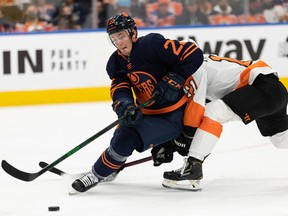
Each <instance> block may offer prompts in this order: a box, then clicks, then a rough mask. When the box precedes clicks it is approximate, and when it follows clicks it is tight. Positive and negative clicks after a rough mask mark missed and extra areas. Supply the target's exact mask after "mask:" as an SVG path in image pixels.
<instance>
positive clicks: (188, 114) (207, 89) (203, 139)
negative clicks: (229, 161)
mask: <svg viewBox="0 0 288 216" xmlns="http://www.w3.org/2000/svg"><path fill="white" fill-rule="evenodd" d="M271 73H274V74H275V75H277V73H276V71H274V70H273V69H272V68H271V67H270V66H269V65H268V64H267V63H265V62H264V61H262V60H256V61H252V60H249V61H241V60H236V59H233V58H226V57H219V56H216V55H211V54H210V55H204V62H203V64H202V65H201V67H200V68H199V69H198V70H197V71H196V72H195V73H194V74H193V75H192V76H191V78H190V79H188V80H187V81H186V83H185V86H184V90H185V92H186V94H187V96H188V98H189V100H188V101H189V102H188V105H187V107H186V110H185V116H184V125H188V126H191V127H196V128H198V129H197V131H196V134H195V136H194V139H193V141H192V146H194V147H193V148H195V149H197V146H200V145H208V146H206V147H207V153H208V154H209V153H210V152H209V150H208V149H210V150H211V148H213V147H214V145H215V144H216V142H217V141H218V139H219V137H220V135H221V133H222V124H221V123H220V122H217V121H215V120H214V119H211V118H209V115H206V112H205V106H206V99H207V100H209V101H215V100H217V99H221V98H222V97H223V96H225V95H226V94H228V93H229V92H232V91H234V90H236V89H238V88H241V87H243V86H245V85H251V84H252V83H253V81H254V80H255V78H256V77H257V76H258V75H259V74H271ZM190 149H191V148H190ZM195 154H196V155H195ZM194 156H195V157H197V156H198V155H197V153H194ZM205 156H206V155H199V156H198V157H197V158H198V159H203V157H205Z"/></svg>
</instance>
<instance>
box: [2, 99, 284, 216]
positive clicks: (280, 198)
mask: <svg viewBox="0 0 288 216" xmlns="http://www.w3.org/2000/svg"><path fill="white" fill-rule="evenodd" d="M115 119H116V115H115V114H114V113H113V111H112V109H111V105H110V103H108V102H103V103H82V104H65V105H49V106H31V107H30V106H27V107H8V108H0V159H1V161H2V160H6V161H8V162H9V163H11V164H12V165H13V166H15V167H17V168H18V169H20V170H23V171H25V172H32V173H33V172H38V171H39V170H40V169H41V168H40V167H39V166H38V163H39V161H46V162H48V163H51V162H53V161H55V160H56V159H58V158H59V157H60V156H62V155H64V154H65V153H67V152H68V151H70V150H71V149H73V148H74V147H75V146H77V145H79V144H80V143H81V142H83V141H84V140H86V139H87V138H89V137H90V136H92V135H94V134H95V133H97V132H98V131H100V130H102V129H103V128H104V127H106V126H107V125H109V124H110V123H112V122H113V121H115ZM112 132H113V129H112V130H110V131H109V132H107V133H105V134H104V135H102V136H101V137H99V138H98V139H96V140H95V141H93V142H92V143H90V144H89V145H87V146H85V147H84V148H83V149H81V150H79V151H78V152H76V153H75V154H73V155H72V156H70V157H69V158H67V159H66V160H64V161H63V162H61V163H60V164H58V165H57V166H58V167H59V168H61V169H63V170H65V171H67V172H69V173H80V172H85V171H88V170H89V169H90V167H91V166H92V164H93V163H94V161H95V160H96V159H97V158H98V156H99V155H100V154H101V153H102V151H103V150H104V149H105V148H106V147H107V146H108V145H109V141H110V138H111V136H112ZM149 155H150V150H149V151H146V152H144V153H142V154H140V153H137V152H135V153H134V154H133V155H132V156H131V157H130V158H129V159H128V161H131V160H135V159H139V158H142V157H146V156H149ZM181 166H182V158H181V157H180V156H178V155H175V157H174V161H173V162H172V163H170V164H165V165H162V166H160V167H153V165H152V162H151V161H149V162H146V163H143V164H140V165H136V166H133V167H129V168H126V169H124V170H123V171H122V172H121V173H120V174H119V176H118V178H117V179H116V180H115V181H114V182H112V183H109V184H105V185H98V186H97V187H95V188H93V189H91V190H90V191H88V192H87V193H84V194H79V195H74V196H71V195H68V192H69V191H70V190H71V186H70V185H71V183H72V181H73V180H74V179H73V178H63V177H59V176H56V175H54V174H51V173H49V172H47V173H44V174H43V175H41V176H40V177H39V178H37V179H35V180H34V181H32V182H24V181H20V180H18V179H15V178H13V177H11V176H10V175H8V174H7V173H6V172H5V171H4V170H3V169H2V168H0V215H1V216H34V215H35V216H46V215H47V216H50V215H51V216H52V215H57V216H84V215H85V216H92V215H93V216H95V215H97V216H110V215H111V216H112V215H113V216H114V215H115V216H116V215H117V216H127V215H129V216H130V215H137V216H147V215H157V216H158V215H159V216H162V215H163V216H176V215H183V216H186V215H191V216H204V215H205V216H226V215H227V216H284V215H286V216H287V215H288V150H279V149H276V148H275V147H274V146H273V145H272V144H271V143H270V142H269V140H268V139H267V138H264V137H262V136H261V135H260V133H259V132H258V130H257V127H256V124H254V123H252V124H250V125H248V126H244V125H243V124H242V123H240V122H237V123H229V124H227V125H225V126H224V133H223V135H222V138H221V140H220V141H219V142H218V144H217V146H216V148H215V149H214V151H213V153H212V154H211V155H210V156H209V157H208V158H207V160H206V161H205V163H204V179H203V181H202V186H203V190H202V191H201V192H187V191H176V190H168V189H165V188H163V187H162V186H161V182H162V175H163V172H164V171H166V170H172V169H176V168H179V167H181ZM49 206H60V211H59V212H48V207H49Z"/></svg>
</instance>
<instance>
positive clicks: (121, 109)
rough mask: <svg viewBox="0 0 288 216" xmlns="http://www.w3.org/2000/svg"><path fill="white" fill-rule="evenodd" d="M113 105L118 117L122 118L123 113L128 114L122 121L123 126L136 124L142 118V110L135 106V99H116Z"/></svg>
mask: <svg viewBox="0 0 288 216" xmlns="http://www.w3.org/2000/svg"><path fill="white" fill-rule="evenodd" d="M112 107H113V110H114V111H115V112H116V114H117V116H118V118H121V117H122V116H123V115H125V116H126V118H124V119H123V120H122V121H121V123H120V124H121V125H122V126H125V127H127V126H135V125H137V124H138V122H139V120H140V119H141V118H142V112H141V110H140V109H139V108H137V107H136V106H135V104H134V103H133V101H131V100H129V99H127V98H123V99H119V100H116V101H115V102H114V103H113V104H112Z"/></svg>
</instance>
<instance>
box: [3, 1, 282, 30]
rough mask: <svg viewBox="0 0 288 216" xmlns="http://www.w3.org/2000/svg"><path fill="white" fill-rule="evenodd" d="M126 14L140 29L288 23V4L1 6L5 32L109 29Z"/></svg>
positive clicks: (15, 3) (66, 3) (29, 3)
mask: <svg viewBox="0 0 288 216" xmlns="http://www.w3.org/2000/svg"><path fill="white" fill-rule="evenodd" d="M123 11H125V12H128V13H129V14H130V15H131V16H132V17H133V18H134V19H135V22H136V24H137V26H138V27H140V28H141V27H158V26H175V25H232V24H249V23H285V22H286V23H288V0H0V32H33V31H54V30H73V29H74V30H77V29H92V28H104V27H105V26H106V21H107V19H109V18H110V17H111V16H113V15H115V14H117V13H120V12H123Z"/></svg>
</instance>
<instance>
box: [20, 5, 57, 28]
mask: <svg viewBox="0 0 288 216" xmlns="http://www.w3.org/2000/svg"><path fill="white" fill-rule="evenodd" d="M52 27H53V26H52V25H51V24H49V23H47V22H45V21H40V19H39V16H38V13H37V8H36V6H35V5H33V4H31V5H29V6H28V7H27V9H26V10H25V12H24V23H23V24H22V23H17V24H16V31H18V32H36V31H51V30H52Z"/></svg>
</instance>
